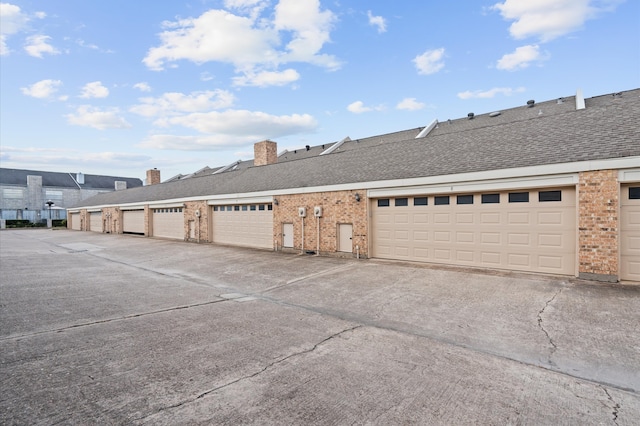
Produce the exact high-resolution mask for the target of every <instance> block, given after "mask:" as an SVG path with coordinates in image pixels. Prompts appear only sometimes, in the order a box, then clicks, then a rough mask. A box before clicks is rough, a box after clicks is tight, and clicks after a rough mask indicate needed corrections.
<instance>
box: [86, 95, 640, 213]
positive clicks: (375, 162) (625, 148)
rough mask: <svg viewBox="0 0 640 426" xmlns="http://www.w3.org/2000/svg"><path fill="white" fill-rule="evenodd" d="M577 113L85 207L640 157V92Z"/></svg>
mask: <svg viewBox="0 0 640 426" xmlns="http://www.w3.org/2000/svg"><path fill="white" fill-rule="evenodd" d="M575 105H576V104H575V99H574V98H573V97H567V98H564V99H563V101H562V102H560V101H559V100H553V101H548V102H543V103H539V104H534V106H533V107H530V106H528V105H523V106H521V107H517V108H513V109H509V110H505V111H501V112H500V114H499V115H498V114H490V113H487V114H483V115H478V116H474V118H473V119H468V118H463V119H458V120H452V121H445V122H441V123H438V125H437V126H436V127H435V128H434V129H433V130H432V131H431V132H430V133H429V134H428V135H427V136H425V137H419V138H416V136H417V135H418V134H419V132H420V131H421V130H422V128H416V129H411V130H407V131H404V133H403V132H398V133H397V134H393V135H395V137H394V138H390V139H391V141H389V140H386V141H385V138H383V137H380V136H378V137H373V138H367V139H362V140H359V141H358V140H356V141H349V142H345V143H344V144H343V145H342V146H340V148H339V149H336V150H335V151H333V152H332V153H330V154H327V155H315V156H307V155H305V156H304V158H301V159H299V160H295V161H283V162H278V163H276V164H270V165H266V166H260V167H243V168H240V169H237V170H234V171H228V172H223V173H219V174H215V175H205V176H200V177H194V178H191V179H185V180H181V181H176V182H168V183H163V184H159V185H152V186H147V187H142V188H134V189H129V190H126V191H119V192H114V193H108V194H101V195H98V196H96V197H93V198H91V199H89V200H85V201H84V202H83V207H89V206H98V205H115V204H125V203H143V202H152V201H160V200H169V199H180V198H187V197H196V196H209V195H224V194H229V195H231V194H242V193H251V192H263V191H266V192H268V191H278V190H284V189H292V188H305V187H320V186H328V185H339V184H356V183H362V184H363V188H364V187H366V183H368V182H375V181H384V180H396V179H409V178H418V177H430V176H440V175H453V174H460V173H470V172H481V171H492V170H500V169H510V168H518V167H527V166H539V165H550V164H560V163H573V162H581V161H592V160H605V159H613V158H623V157H634V156H640V120H638V117H640V89H635V90H630V91H626V92H622V93H621V94H619V95H617V96H612V95H605V96H599V97H595V98H590V99H587V100H586V108H585V109H576V106H575ZM399 135H402V136H401V137H398V136H399ZM387 139H389V138H387ZM367 140H368V143H367ZM363 142H364V143H363ZM305 152H306V150H305ZM639 165H640V164H639Z"/></svg>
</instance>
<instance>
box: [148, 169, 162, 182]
mask: <svg viewBox="0 0 640 426" xmlns="http://www.w3.org/2000/svg"><path fill="white" fill-rule="evenodd" d="M159 183H160V170H158V169H156V168H153V169H151V170H147V185H157V184H159Z"/></svg>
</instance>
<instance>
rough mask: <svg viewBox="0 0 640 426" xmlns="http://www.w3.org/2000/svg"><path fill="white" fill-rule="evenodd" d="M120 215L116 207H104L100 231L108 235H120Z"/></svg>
mask: <svg viewBox="0 0 640 426" xmlns="http://www.w3.org/2000/svg"><path fill="white" fill-rule="evenodd" d="M121 219H122V215H121V212H120V209H119V208H117V207H105V208H103V209H102V224H103V225H102V229H103V232H105V233H109V234H121V233H122V227H120V224H122V221H121Z"/></svg>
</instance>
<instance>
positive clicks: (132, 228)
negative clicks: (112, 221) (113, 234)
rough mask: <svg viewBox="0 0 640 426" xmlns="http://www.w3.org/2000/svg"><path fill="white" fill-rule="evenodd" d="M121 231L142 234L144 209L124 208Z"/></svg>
mask: <svg viewBox="0 0 640 426" xmlns="http://www.w3.org/2000/svg"><path fill="white" fill-rule="evenodd" d="M122 232H123V233H125V234H140V235H144V210H125V211H123V212H122Z"/></svg>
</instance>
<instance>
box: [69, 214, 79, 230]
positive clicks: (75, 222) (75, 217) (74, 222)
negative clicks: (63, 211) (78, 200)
mask: <svg viewBox="0 0 640 426" xmlns="http://www.w3.org/2000/svg"><path fill="white" fill-rule="evenodd" d="M69 217H70V218H71V229H73V230H74V231H79V230H80V213H71V215H70V216H69Z"/></svg>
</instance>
